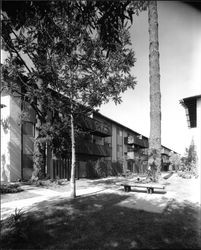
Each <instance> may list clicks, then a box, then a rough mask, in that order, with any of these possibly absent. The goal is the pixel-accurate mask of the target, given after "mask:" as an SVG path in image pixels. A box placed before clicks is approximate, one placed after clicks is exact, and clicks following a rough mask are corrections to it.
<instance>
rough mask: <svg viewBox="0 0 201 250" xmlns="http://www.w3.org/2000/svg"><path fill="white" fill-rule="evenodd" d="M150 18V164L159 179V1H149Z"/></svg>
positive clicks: (154, 178) (154, 174)
mask: <svg viewBox="0 0 201 250" xmlns="http://www.w3.org/2000/svg"><path fill="white" fill-rule="evenodd" d="M148 19H149V20H148V22H149V83H150V136H149V150H148V156H149V158H148V166H149V167H150V168H151V170H152V171H151V172H152V178H153V180H154V181H157V180H158V177H159V174H160V168H161V92H160V66H159V42H158V12H157V1H150V2H149V4H148Z"/></svg>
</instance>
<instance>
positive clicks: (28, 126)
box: [23, 121, 34, 137]
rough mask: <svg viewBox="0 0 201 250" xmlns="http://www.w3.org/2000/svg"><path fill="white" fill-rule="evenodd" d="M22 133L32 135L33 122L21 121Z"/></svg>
mask: <svg viewBox="0 0 201 250" xmlns="http://www.w3.org/2000/svg"><path fill="white" fill-rule="evenodd" d="M23 134H24V135H29V136H32V137H34V124H33V122H27V121H26V122H24V123H23Z"/></svg>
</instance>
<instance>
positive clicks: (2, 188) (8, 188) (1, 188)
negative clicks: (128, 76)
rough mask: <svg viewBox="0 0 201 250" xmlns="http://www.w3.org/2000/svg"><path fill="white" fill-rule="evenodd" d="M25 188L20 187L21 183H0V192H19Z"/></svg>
mask: <svg viewBox="0 0 201 250" xmlns="http://www.w3.org/2000/svg"><path fill="white" fill-rule="evenodd" d="M22 191H23V189H22V188H21V187H20V184H18V183H14V184H10V183H9V184H1V185H0V194H9V193H18V192H22Z"/></svg>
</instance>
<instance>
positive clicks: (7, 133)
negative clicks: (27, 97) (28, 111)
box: [1, 95, 21, 182]
mask: <svg viewBox="0 0 201 250" xmlns="http://www.w3.org/2000/svg"><path fill="white" fill-rule="evenodd" d="M1 103H2V104H4V105H6V107H4V108H2V109H1V120H2V122H1V181H3V182H12V181H17V180H18V179H20V178H21V124H20V119H19V115H20V113H21V101H20V98H13V97H11V96H9V95H4V96H2V97H1Z"/></svg>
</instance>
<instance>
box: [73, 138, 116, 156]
mask: <svg viewBox="0 0 201 250" xmlns="http://www.w3.org/2000/svg"><path fill="white" fill-rule="evenodd" d="M76 153H78V154H84V155H91V156H98V157H109V156H111V154H112V150H111V148H110V147H109V146H108V145H104V146H103V145H97V144H94V143H89V142H80V143H79V145H77V148H76Z"/></svg>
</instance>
